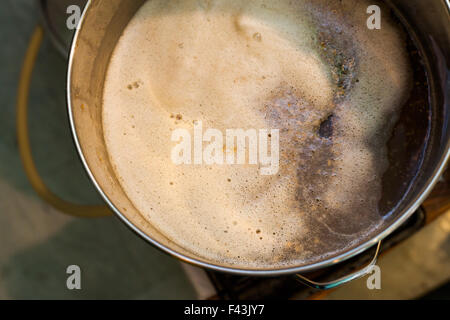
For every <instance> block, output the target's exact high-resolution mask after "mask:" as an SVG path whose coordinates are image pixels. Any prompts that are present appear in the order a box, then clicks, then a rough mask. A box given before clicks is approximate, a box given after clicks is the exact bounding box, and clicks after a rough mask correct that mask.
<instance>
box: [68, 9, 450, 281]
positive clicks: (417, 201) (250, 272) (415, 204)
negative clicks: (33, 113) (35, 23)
mask: <svg viewBox="0 0 450 320" xmlns="http://www.w3.org/2000/svg"><path fill="white" fill-rule="evenodd" d="M91 4H92V0H89V1H88V3H87V4H86V6H85V8H84V10H83V13H82V16H81V19H80V22H79V26H78V28H77V29H76V32H75V35H74V37H73V40H72V44H71V48H70V55H69V63H68V71H67V79H66V80H67V88H66V94H67V96H66V98H67V111H68V116H69V122H70V128H71V131H72V135H73V139H74V143H75V146H76V149H77V152H78V155H79V157H80V159H81V162H82V164H83V167H84V168H85V170H86V172H87V174H88V176H89V178H90V180H91V181H92V183H93V184H94V186H95V188H96V189H97V192H98V193H99V194H100V196H101V197H102V198H103V200H104V201H105V202H106V204H107V205H108V206H109V207H110V208H111V210H112V211H113V212H114V213H115V214H116V216H118V217H119V218H120V220H122V222H124V223H125V225H127V226H128V227H129V228H130V229H131V230H132V231H134V232H135V233H136V234H138V235H139V236H140V237H141V238H143V239H144V240H146V241H147V242H149V243H150V244H152V245H153V246H154V247H156V248H158V249H160V250H162V251H163V252H165V253H168V254H169V255H171V256H173V257H175V258H177V259H179V260H181V261H183V262H186V263H189V264H191V265H194V266H197V267H201V268H207V269H210V270H213V271H218V272H225V273H230V274H235V275H241V276H282V275H292V274H296V273H304V272H310V271H314V270H318V269H321V268H325V267H329V266H331V265H335V264H337V263H340V262H343V261H345V260H348V259H350V258H352V257H354V256H356V255H358V254H360V253H361V252H363V251H366V250H367V249H369V248H370V247H372V246H374V245H375V244H377V243H378V242H380V241H381V240H383V239H384V238H386V237H387V236H388V235H389V234H391V233H392V232H393V231H394V230H396V229H397V228H398V227H399V226H400V225H402V224H403V223H404V222H405V221H406V220H407V219H408V218H409V217H410V216H411V215H412V214H413V213H414V212H415V211H416V210H417V209H418V208H419V206H420V205H421V204H422V202H423V201H424V200H425V199H426V198H427V196H428V195H429V194H430V192H431V191H432V189H433V187H434V186H435V185H436V183H437V182H438V181H439V179H440V177H441V175H442V174H443V172H444V169H445V167H446V164H447V161H448V160H449V159H450V143H447V146H446V150H445V152H444V153H443V155H442V156H441V159H440V160H439V164H438V166H437V167H436V168H435V170H434V172H433V174H432V176H431V177H430V178H429V179H428V181H427V183H426V187H424V188H423V189H422V190H421V191H420V192H419V193H418V195H417V196H416V197H415V198H414V200H413V201H411V205H410V206H409V207H408V208H406V209H404V210H403V213H402V214H400V216H399V218H397V219H396V220H395V221H394V222H393V223H392V224H391V225H390V226H388V227H387V228H386V229H385V230H383V231H382V232H380V233H379V234H378V235H376V236H374V237H373V238H372V239H370V240H368V241H366V242H364V243H362V244H360V245H359V246H357V247H355V248H352V249H350V250H348V251H347V252H344V253H341V254H339V255H337V256H335V257H332V258H328V259H325V260H323V261H320V262H315V263H312V264H307V265H303V266H297V267H288V268H279V269H241V268H234V267H228V266H221V265H218V264H214V263H209V262H205V261H201V260H199V259H195V258H190V257H187V256H185V255H184V254H181V253H179V252H177V251H175V250H173V249H171V248H169V247H167V246H165V245H163V244H161V243H159V242H158V241H156V240H154V239H153V238H151V237H150V236H149V235H147V234H146V233H144V232H143V231H141V230H140V229H139V227H138V226H136V225H134V224H133V223H132V222H131V221H129V220H128V219H127V218H126V217H125V215H124V214H123V213H122V212H121V211H120V210H119V209H118V208H117V207H116V206H115V205H114V204H113V203H112V201H111V200H110V199H109V198H108V196H107V195H106V194H105V193H104V192H103V190H102V188H101V187H100V185H99V184H98V182H97V180H96V178H95V177H94V175H93V173H92V171H91V170H90V168H89V166H88V163H87V161H86V158H85V156H84V154H83V151H82V149H81V145H80V142H79V139H78V135H77V131H76V128H75V122H74V119H73V113H72V110H73V108H72V102H71V89H70V86H71V78H72V64H73V60H74V56H75V51H76V44H77V42H78V41H77V40H78V37H79V34H80V30H81V26H82V24H83V22H84V18H85V16H86V12H87V10H89V7H90V6H91ZM445 4H446V6H447V9H449V10H450V4H449V1H448V0H447V1H445Z"/></svg>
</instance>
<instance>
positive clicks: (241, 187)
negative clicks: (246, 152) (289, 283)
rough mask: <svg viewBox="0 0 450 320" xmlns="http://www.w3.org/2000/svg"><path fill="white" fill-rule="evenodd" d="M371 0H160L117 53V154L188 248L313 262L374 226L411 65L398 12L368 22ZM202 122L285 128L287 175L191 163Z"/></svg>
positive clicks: (111, 120)
mask: <svg viewBox="0 0 450 320" xmlns="http://www.w3.org/2000/svg"><path fill="white" fill-rule="evenodd" d="M368 5H369V2H366V1H356V0H346V1H324V0H321V1H307V0H302V1H296V2H292V1H288V0H280V1H276V2H273V1H263V0H257V1H251V2H250V1H244V0H234V1H224V0H216V1H213V0H210V1H208V0H204V1H198V0H195V1H194V0H179V1H165V0H153V1H148V2H146V3H145V5H144V6H143V7H142V8H141V9H140V10H139V11H138V12H137V14H136V16H135V17H134V18H133V19H132V20H131V22H130V24H129V25H128V26H127V28H126V30H125V32H124V34H123V35H122V37H121V39H120V41H119V42H118V44H117V46H116V48H115V51H114V54H113V57H112V59H111V62H110V66H109V70H108V74H107V78H106V82H105V91H104V105H103V126H104V135H105V141H106V144H107V148H108V152H109V155H110V160H111V163H112V164H113V167H114V169H115V172H116V174H117V176H118V177H119V179H120V181H121V185H122V187H123V189H124V190H125V192H126V193H127V195H128V196H129V198H130V200H131V201H132V202H133V204H134V205H135V206H136V208H138V210H140V211H141V212H142V214H143V215H144V216H145V218H146V219H147V220H148V221H149V222H150V223H151V224H152V225H154V226H155V227H156V228H158V229H159V230H161V232H162V233H163V234H165V235H166V236H167V237H168V238H170V239H171V240H173V241H174V242H176V243H177V244H179V245H180V246H182V247H184V248H186V249H187V250H189V251H191V252H193V253H195V254H197V255H199V256H201V257H203V258H205V259H208V260H211V261H215V262H217V263H222V264H227V265H232V266H239V267H244V268H273V267H282V266H292V265H298V264H302V263H307V262H310V261H313V260H314V259H317V258H318V257H319V256H328V255H331V254H333V253H334V252H335V251H337V250H342V249H343V248H345V247H347V246H350V245H352V243H354V242H355V241H356V240H357V239H358V237H361V236H362V235H363V234H366V233H368V232H372V231H373V230H374V229H375V228H376V227H377V226H378V225H379V224H380V222H381V218H380V216H379V214H378V212H377V207H376V205H377V201H378V199H379V198H380V192H381V191H380V188H381V176H382V173H383V172H384V170H385V169H386V150H385V144H386V141H387V138H388V134H389V132H390V131H391V129H392V125H393V122H394V121H395V119H396V115H397V113H398V111H399V109H400V107H401V104H402V101H403V99H404V98H405V95H407V93H408V89H409V82H408V77H409V66H408V60H407V57H406V52H405V48H404V35H403V34H402V32H401V31H400V30H399V29H398V27H397V26H396V25H395V24H394V23H393V22H391V21H390V20H389V18H388V16H387V14H384V15H383V27H382V30H377V31H375V32H374V31H371V30H368V29H367V28H366V27H365V26H366V24H365V23H366V18H367V15H366V8H367V6H368ZM383 13H386V12H384V11H383ZM136 84H137V85H136ZM195 120H201V121H202V122H203V127H204V128H216V129H219V130H222V131H223V132H225V130H226V129H228V128H242V129H248V128H255V129H262V128H278V129H280V148H281V153H280V156H281V157H280V172H279V174H278V175H275V176H261V175H260V174H259V170H258V167H257V166H251V165H243V166H228V165H213V166H206V165H205V166H194V165H192V166H189V165H182V166H176V165H175V164H173V163H172V161H171V160H170V154H171V148H172V147H173V144H172V143H171V139H170V138H171V132H172V130H174V129H177V128H186V129H188V130H192V128H193V121H195Z"/></svg>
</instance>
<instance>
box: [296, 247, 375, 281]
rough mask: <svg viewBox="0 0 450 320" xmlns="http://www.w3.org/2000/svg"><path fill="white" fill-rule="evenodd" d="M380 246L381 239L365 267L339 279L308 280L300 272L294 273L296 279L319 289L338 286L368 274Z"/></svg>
mask: <svg viewBox="0 0 450 320" xmlns="http://www.w3.org/2000/svg"><path fill="white" fill-rule="evenodd" d="M380 247H381V240H380V241H378V244H377V249H376V250H375V254H374V257H373V258H372V261H370V262H369V264H367V265H366V266H365V267H363V268H362V269H359V270H357V271H355V272H353V273H350V274H349V275H346V276H343V277H341V278H339V279H336V280H332V281H328V282H316V281H313V280H310V279H308V278H306V277H305V276H302V275H301V274H296V277H297V280H298V281H299V282H301V283H303V284H305V285H307V286H309V287H311V288H315V289H320V290H328V289H332V288H335V287H338V286H340V285H343V284H344V283H347V282H350V281H352V280H356V279H359V278H361V277H363V276H365V275H366V274H368V273H369V272H370V271H371V270H372V268H373V266H374V265H375V264H376V263H377V259H378V254H379V253H380Z"/></svg>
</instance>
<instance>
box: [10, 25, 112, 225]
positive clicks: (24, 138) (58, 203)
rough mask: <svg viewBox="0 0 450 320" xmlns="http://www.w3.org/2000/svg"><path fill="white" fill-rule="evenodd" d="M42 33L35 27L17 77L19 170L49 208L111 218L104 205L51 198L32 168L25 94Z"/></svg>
mask: <svg viewBox="0 0 450 320" xmlns="http://www.w3.org/2000/svg"><path fill="white" fill-rule="evenodd" d="M43 36H44V31H43V29H42V27H41V26H39V25H38V26H37V27H36V29H35V30H34V33H33V36H32V37H31V40H30V43H29V45H28V49H27V52H26V55H25V59H24V62H23V66H22V71H21V73H20V82H19V88H18V94H17V105H16V108H17V115H16V116H17V119H16V122H17V123H16V125H17V141H18V148H19V153H20V157H21V159H22V163H23V167H24V169H25V173H26V175H27V177H28V180H29V181H30V183H31V186H32V187H33V189H34V190H35V191H36V193H37V194H38V195H39V196H40V197H41V198H42V199H43V200H45V201H46V202H47V203H49V204H50V205H51V206H52V207H54V208H56V209H58V210H59V211H61V212H64V213H66V214H68V215H72V216H77V217H85V218H91V217H92V218H93V217H103V216H109V215H111V211H110V210H109V208H108V207H107V206H106V205H78V204H73V203H70V202H67V201H65V200H63V199H61V198H60V197H58V196H57V195H55V194H54V193H53V192H52V191H50V189H49V188H48V187H47V186H46V184H45V183H44V181H43V180H42V178H41V176H40V175H39V172H38V170H37V168H36V165H35V164H34V160H33V156H32V152H31V144H30V139H29V134H28V94H29V89H30V83H31V76H32V74H33V69H34V65H35V62H36V58H37V55H38V53H39V49H40V46H41V43H42V39H43Z"/></svg>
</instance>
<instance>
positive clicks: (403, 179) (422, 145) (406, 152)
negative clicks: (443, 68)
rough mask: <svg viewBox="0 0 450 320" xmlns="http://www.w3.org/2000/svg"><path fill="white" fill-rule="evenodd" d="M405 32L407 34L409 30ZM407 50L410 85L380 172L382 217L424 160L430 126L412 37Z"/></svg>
mask: <svg viewBox="0 0 450 320" xmlns="http://www.w3.org/2000/svg"><path fill="white" fill-rule="evenodd" d="M399 24H400V22H399ZM402 27H403V28H405V27H404V26H403V25H402ZM406 32H407V33H408V35H410V33H409V32H408V30H406ZM407 50H408V53H409V58H410V61H411V68H412V71H413V88H412V90H411V94H410V96H409V98H408V99H407V101H406V102H405V104H404V105H403V107H402V111H401V114H400V118H399V120H398V121H397V123H396V125H395V128H394V130H393V132H392V136H391V137H390V139H389V141H388V145H387V146H388V159H389V168H388V169H387V171H386V172H385V173H384V175H383V180H382V198H381V199H380V202H379V212H380V214H381V215H383V216H387V215H389V214H390V213H391V212H392V211H393V209H395V207H396V206H397V203H398V202H399V201H401V199H402V198H403V196H404V195H405V194H406V193H407V192H408V190H409V188H410V186H411V184H412V183H413V182H414V178H415V177H416V175H417V173H418V171H419V170H420V167H421V165H422V162H423V157H424V153H425V149H426V147H427V143H428V139H429V135H430V129H431V110H432V109H431V102H430V98H429V92H430V90H429V84H428V79H427V73H426V68H425V64H424V61H423V58H422V53H421V52H420V51H419V50H418V48H417V46H416V45H415V44H414V41H413V40H412V39H411V37H408V40H407Z"/></svg>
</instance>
